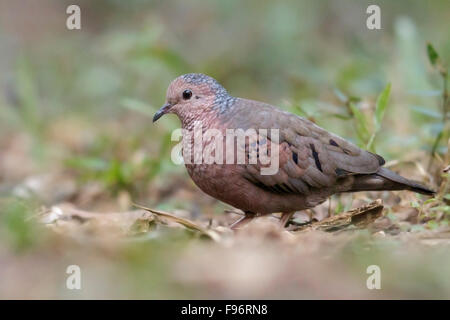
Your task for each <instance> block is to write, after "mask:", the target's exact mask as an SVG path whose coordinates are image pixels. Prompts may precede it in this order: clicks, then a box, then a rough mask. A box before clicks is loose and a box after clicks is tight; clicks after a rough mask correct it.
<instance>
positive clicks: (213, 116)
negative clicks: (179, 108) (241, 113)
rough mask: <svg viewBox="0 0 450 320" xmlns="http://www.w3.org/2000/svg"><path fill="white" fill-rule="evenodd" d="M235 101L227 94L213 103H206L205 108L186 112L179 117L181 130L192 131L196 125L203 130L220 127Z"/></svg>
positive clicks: (217, 97) (218, 97)
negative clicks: (199, 125)
mask: <svg viewBox="0 0 450 320" xmlns="http://www.w3.org/2000/svg"><path fill="white" fill-rule="evenodd" d="M236 99H237V98H235V97H232V96H230V95H228V94H227V95H226V96H216V98H215V100H214V101H210V102H209V103H207V105H208V106H207V107H204V108H198V109H195V110H192V109H191V110H189V111H187V112H186V113H185V114H183V115H182V116H181V117H180V118H181V123H182V127H183V129H188V130H192V129H193V128H194V126H195V124H198V123H201V126H202V127H203V128H204V129H209V128H218V127H221V126H222V125H221V124H222V123H223V122H224V121H223V120H224V119H228V114H230V113H232V111H233V109H234V104H235V102H236Z"/></svg>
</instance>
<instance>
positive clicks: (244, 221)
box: [230, 211, 256, 230]
mask: <svg viewBox="0 0 450 320" xmlns="http://www.w3.org/2000/svg"><path fill="white" fill-rule="evenodd" d="M254 217H256V214H254V213H253V212H248V211H246V212H245V215H244V216H243V217H242V218H239V219H238V220H236V221H235V222H233V223H232V224H231V225H230V228H231V229H232V230H237V229H241V228H242V227H243V226H245V225H246V224H247V223H249V222H250V221H252V220H253V218H254Z"/></svg>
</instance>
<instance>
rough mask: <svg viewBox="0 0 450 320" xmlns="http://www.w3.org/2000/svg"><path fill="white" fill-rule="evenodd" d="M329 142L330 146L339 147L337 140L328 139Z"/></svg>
mask: <svg viewBox="0 0 450 320" xmlns="http://www.w3.org/2000/svg"><path fill="white" fill-rule="evenodd" d="M330 144H331V145H332V146H335V147H339V145H338V144H337V142H336V141H334V140H333V139H330Z"/></svg>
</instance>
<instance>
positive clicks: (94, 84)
mask: <svg viewBox="0 0 450 320" xmlns="http://www.w3.org/2000/svg"><path fill="white" fill-rule="evenodd" d="M70 4H78V5H79V6H80V8H81V26H82V28H81V30H68V29H67V28H66V19H67V17H68V15H67V14H66V8H67V6H68V5H70ZM370 4H378V5H379V6H380V8H381V25H382V29H381V30H368V29H367V27H366V19H367V17H368V14H366V8H367V6H368V5H370ZM449 30H450V1H448V0H435V1H419V0H415V1H410V0H404V1H353V0H339V1H331V0H330V1H298V0H297V1H276V2H275V1H256V0H253V1H237V0H231V1H200V0H188V1H186V0H183V1H181V0H178V1H143V0H129V1H119V0H108V1H107V0H102V1H75V2H74V1H56V0H54V1H51V0H40V1H32V0H26V1H6V0H0V74H1V77H0V220H1V222H0V230H1V231H0V235H1V237H2V239H5V242H4V244H1V245H0V259H2V258H1V257H3V259H2V260H3V261H6V262H5V263H6V264H3V266H0V276H3V277H6V276H7V275H11V277H10V279H12V280H10V281H9V282H10V283H9V285H6V284H5V283H6V282H3V283H2V284H0V297H21V296H24V297H28V298H33V297H44V298H47V297H71V298H73V297H75V298H77V297H94V298H101V297H127V296H129V295H130V294H131V293H130V292H133V294H131V296H132V297H150V298H154V297H190V295H191V294H193V292H197V291H196V290H199V292H201V293H198V294H197V295H196V296H197V297H204V296H205V294H206V295H207V294H208V293H209V291H208V290H203V289H202V288H203V287H201V288H200V289H198V288H197V289H192V288H190V287H189V286H190V285H192V284H191V283H189V285H188V286H187V287H188V288H186V286H183V285H180V284H179V283H178V282H177V281H172V280H173V279H172V277H173V276H172V275H167V274H166V273H167V268H168V267H167V266H168V265H172V262H173V261H172V260H171V259H172V258H173V257H172V255H176V254H178V252H184V250H185V247H184V246H186V245H188V244H187V243H189V241H187V240H188V239H190V238H191V235H189V234H188V235H186V234H184V233H180V234H179V233H175V234H172V233H170V232H169V233H168V234H164V235H163V236H162V238H161V239H160V240H158V241H157V242H156V243H154V242H150V243H147V242H145V243H144V244H139V245H137V246H131V248H130V247H126V250H125V249H124V250H123V251H121V250H122V249H119V252H115V253H114V254H113V255H116V256H114V258H112V257H111V256H109V254H111V253H110V252H109V251H108V250H112V249H104V248H102V249H101V252H102V254H104V255H105V256H102V255H100V256H101V258H98V257H96V258H92V257H93V256H95V255H97V254H98V253H95V252H96V251H95V250H94V249H92V248H90V249H89V252H88V253H85V254H84V255H83V254H81V253H80V251H82V249H83V247H82V246H81V248H80V247H78V246H77V245H74V244H72V243H70V244H68V246H69V248H70V250H74V252H76V253H73V256H76V257H78V259H81V260H83V259H84V260H83V261H88V262H86V264H89V263H91V264H92V265H93V266H95V267H93V268H94V269H95V268H99V270H100V269H101V267H100V266H101V265H102V264H103V263H107V262H108V263H110V262H111V261H113V260H114V259H117V261H118V262H117V265H115V264H113V266H117V269H114V267H112V266H108V268H107V269H108V270H107V271H108V272H107V273H105V272H100V271H99V272H98V274H100V275H101V276H100V278H97V280H96V281H100V282H101V283H103V284H105V283H109V282H108V281H107V280H104V281H103V282H102V279H103V278H105V279H109V278H108V277H112V278H114V277H116V274H119V273H120V274H121V275H120V277H119V276H117V277H119V278H120V279H121V280H120V281H122V282H121V285H122V288H124V289H123V290H122V291H121V293H118V292H115V293H114V294H111V291H110V288H109V287H108V286H106V285H105V286H103V287H101V288H102V289H98V292H97V291H96V290H97V289H93V288H91V291H87V293H86V291H85V294H84V295H80V296H72V295H71V294H68V293H64V292H65V291H64V290H63V289H61V288H60V287H58V284H56V283H58V282H57V280H55V279H53V278H51V277H50V278H51V279H50V280H48V281H49V283H51V285H48V286H45V285H44V284H41V285H37V284H36V283H35V282H33V281H34V280H29V282H30V281H31V283H33V284H34V285H35V286H37V288H39V289H36V291H29V290H27V289H26V288H28V284H27V283H26V281H24V282H23V283H22V284H20V285H18V284H17V281H18V282H20V281H21V280H19V278H20V276H19V273H18V272H19V271H16V272H17V273H15V272H13V271H11V270H12V269H15V270H16V269H17V270H22V271H24V270H27V265H29V264H34V263H36V265H37V266H38V269H39V267H40V268H41V269H42V270H41V272H44V273H45V274H47V273H48V270H53V271H54V272H57V271H55V270H57V269H58V268H59V266H60V264H61V265H64V264H65V262H66V260H71V258H73V256H72V255H71V254H67V253H61V251H64V249H62V248H61V246H62V247H64V244H65V241H66V240H61V239H59V238H57V240H54V239H53V238H52V237H53V236H49V237H50V239H53V240H49V239H48V238H47V235H45V236H42V234H46V232H47V231H43V230H41V229H40V227H38V226H36V225H34V224H32V225H30V224H29V223H28V222H24V221H27V218H28V217H29V216H30V215H33V214H35V213H36V212H37V211H38V210H39V208H41V207H42V206H44V207H46V208H48V207H51V206H53V205H55V204H58V203H61V202H69V203H71V204H73V205H75V206H76V207H78V208H82V209H84V210H93V211H100V212H118V211H124V210H130V209H131V208H132V202H137V203H142V204H146V205H148V206H151V207H155V208H159V209H164V210H167V211H173V210H180V212H181V213H184V214H187V215H188V216H189V217H191V218H194V219H195V218H198V219H200V220H201V219H206V218H211V217H214V218H216V217H220V216H221V215H222V212H223V210H224V209H226V208H228V207H227V206H225V205H223V204H221V203H219V202H217V201H215V200H213V199H211V198H209V197H207V196H205V195H203V194H202V193H201V192H200V191H199V190H198V189H196V188H195V186H194V185H193V183H192V182H191V181H190V180H189V178H188V175H187V173H186V172H185V169H184V167H182V166H176V165H174V164H173V163H172V162H171V161H170V152H171V147H172V146H173V145H175V144H176V143H175V142H171V141H170V135H171V132H172V130H173V129H175V128H177V127H178V126H179V122H178V120H177V119H176V118H175V117H174V116H168V117H165V118H164V119H163V120H162V121H159V122H158V123H157V124H156V125H154V124H152V121H151V117H152V115H153V113H154V112H155V111H156V110H157V109H158V108H159V107H160V105H162V104H163V103H164V100H165V91H166V89H167V86H168V85H169V83H170V81H172V80H173V79H174V78H175V77H177V76H179V75H181V74H184V73H190V72H201V73H205V74H208V75H210V76H212V77H214V78H216V79H217V80H218V81H219V82H220V83H222V84H223V85H224V87H225V88H227V89H228V91H229V92H230V93H231V94H232V95H234V96H238V97H245V98H250V99H255V100H260V101H265V102H268V103H271V104H273V105H277V106H279V107H280V108H283V109H285V110H289V111H291V112H293V113H296V114H299V115H302V116H305V117H307V118H309V119H311V120H313V121H315V122H316V123H317V124H319V125H320V126H323V127H325V128H327V129H328V130H330V131H333V132H335V133H337V134H339V135H341V136H343V137H345V138H347V139H350V140H352V141H354V142H355V143H358V144H360V145H361V146H366V145H367V141H366V140H367V139H366V138H367V137H364V136H361V134H360V133H361V131H360V129H361V128H360V126H361V125H363V126H364V127H365V130H367V131H368V132H370V133H372V132H373V131H374V130H375V129H374V126H375V125H374V124H373V122H372V120H370V119H372V115H373V113H374V108H375V105H376V100H377V97H378V96H379V95H380V93H381V92H382V91H383V89H384V88H385V87H386V86H387V85H388V83H390V84H391V92H390V97H389V102H388V105H387V108H386V114H385V116H384V119H383V123H382V126H381V129H380V130H379V132H378V133H377V135H376V137H375V142H374V146H373V148H374V150H376V152H377V153H380V154H382V155H383V156H384V157H385V159H386V160H388V161H390V162H391V164H393V165H395V164H396V163H397V164H399V163H400V164H401V165H399V167H398V169H399V170H400V171H401V170H404V171H403V172H404V173H405V172H406V174H407V175H408V176H409V177H411V178H415V179H417V180H422V181H424V182H426V183H428V184H430V185H432V186H434V187H435V188H438V187H439V186H440V183H441V181H442V177H441V176H440V172H441V170H442V168H443V167H444V166H445V164H446V163H445V161H446V157H447V160H448V156H447V155H446V154H447V143H446V142H447V141H446V140H445V137H447V138H448V132H446V131H445V129H444V125H445V123H444V121H443V115H442V92H443V81H442V76H441V75H440V74H439V70H437V67H436V66H435V67H433V66H432V64H431V63H430V61H429V58H428V57H427V43H432V44H433V46H434V48H435V49H436V51H437V52H438V53H439V56H440V59H441V62H449V61H450V32H449ZM349 101H351V102H354V104H355V106H356V108H357V110H359V111H360V112H361V114H362V115H363V116H364V117H365V119H366V120H364V123H361V122H360V120H358V119H357V117H356V116H355V114H354V113H353V114H352V112H351V109H350V108H349ZM366 122H367V123H366ZM358 126H359V129H358ZM439 133H443V136H444V138H443V139H441V140H440V142H439V143H438V144H437V145H436V147H435V151H436V154H437V157H436V159H434V160H433V161H432V162H431V160H430V159H431V152H432V149H433V146H434V144H435V141H436V137H437V135H438V134H439ZM368 198H373V197H371V195H368ZM402 199H403V198H402ZM446 199H447V200H448V197H447V198H446ZM423 200H424V199H423V198H418V199H413V198H411V197H409V198H406V200H404V201H406V202H407V203H408V204H409V203H414V204H415V206H416V207H417V206H421V205H422V204H423ZM396 201H397V202H400V200H399V199H397V198H396V199H394V200H392V203H396ZM344 205H348V206H351V203H345V204H344ZM344 205H341V202H340V200H339V206H344ZM445 206H447V207H445ZM440 207H442V208H443V209H442V208H441V209H439V210H441V211H442V212H444V214H445V215H448V212H449V208H448V205H446V204H445V203H444V204H441V205H440ZM342 210H343V208H340V209H336V212H338V211H342ZM389 210H390V209H389ZM391 211H392V210H391ZM393 214H395V210H394V212H393ZM205 217H206V218H205ZM441 218H442V217H441ZM440 220H442V219H440ZM444 221H445V219H444ZM441 222H442V221H438V222H436V224H435V226H436V227H438V226H440V225H441ZM445 225H448V222H446V223H445ZM36 228H37V229H36ZM366 236H367V235H365V236H363V240H362V241H363V243H365V242H364V241H370V240H367V238H365V237H366ZM358 239H359V238H358ZM48 241H50V243H51V244H49V242H48ZM358 241H360V240H358ZM60 242H62V243H63V244H62V245H58V243H60ZM358 243H359V242H356V244H351V245H349V246H350V249H348V248H347V249H348V251H346V250H347V249H345V250H344V251H343V256H340V258H339V259H341V258H342V257H343V258H342V259H343V261H345V263H350V264H352V265H353V262H352V261H354V259H355V256H353V255H354V254H355V255H356V256H359V255H358V250H353V249H354V247H353V246H356V245H357V244H358ZM200 245H201V246H203V244H200ZM73 246H74V247H75V248H74V247H73ZM55 247H56V248H55ZM30 248H31V249H30ZM201 248H202V249H199V250H200V251H201V250H203V251H202V254H203V255H208V250H207V249H205V248H203V247H201ZM389 248H390V247H387V249H386V247H385V246H383V245H380V248H378V249H379V250H381V251H383V250H384V251H387V252H390V249H389ZM17 250H18V251H17ZM21 250H25V253H20V252H22V251H21ZM28 250H31V251H28ZM68 250H69V249H68ZM221 250H222V249H221ZM414 250H415V249H413V251H414ZM440 250H444V251H445V254H448V249H440ZM91 251H93V252H91ZM105 251H107V253H105ZM269 251H270V250H269ZM274 251H276V250H274ZM384 251H383V252H384ZM394 251H395V250H394ZM18 252H19V253H18ZM355 252H356V253H355ZM377 252H378V251H377ZM175 253H176V254H175ZM233 254H234V253H233ZM272 254H274V253H272ZM440 254H441V253H436V256H432V257H431V258H430V261H434V260H433V259H437V258H436V257H438V256H439V255H440ZM349 255H350V256H351V257H350V258H349ZM430 255H432V253H430ZM86 256H87V257H90V258H89V259H87V258H86ZM363 256H364V254H363ZM155 257H158V258H155ZM370 257H371V256H370V255H369V256H368V257H367V259H369V260H370ZM446 257H449V256H448V255H447V256H446ZM47 258H48V261H54V262H53V263H51V265H48V263H49V262H48V261H47V262H45V261H42V260H47ZM391 258H392V257H390V256H389V257H388V258H386V259H391ZM86 259H87V260H86ZM92 259H93V260H94V262H92V261H91V260H92ZM155 259H156V260H158V262H155ZM97 260H100V261H97ZM411 260H412V261H413V262H414V261H415V262H417V260H419V258H417V256H414V255H412V258H411ZM36 261H37V262H36ZM361 261H362V262H361V265H365V263H366V260H364V259H362V260H361ZM386 261H387V260H386ZM444 261H447V262H448V261H450V260H448V259H447V260H445V259H444ZM196 263H200V262H198V261H197V262H196ZM205 263H206V262H205ZM358 263H359V262H356V264H357V265H358V266H359V264H358ZM124 265H125V266H124ZM447 266H448V264H447ZM191 267H192V266H191ZM408 267H409V265H408V266H407V267H405V268H408ZM435 267H436V268H438V269H437V270H435V269H433V268H435ZM441 267H443V266H441ZM192 268H194V269H195V270H202V269H201V267H192ZM352 268H353V267H352ZM355 268H357V267H355ZM392 268H393V269H394V271H393V272H394V273H393V274H394V275H395V274H397V273H395V272H400V270H396V269H395V267H392ZM423 268H425V269H426V270H425V271H426V272H428V273H426V272H425V271H424V272H425V274H427V276H424V278H425V280H424V281H425V282H426V281H428V279H432V280H430V281H431V282H430V283H431V284H430V285H429V286H426V288H427V290H424V289H422V288H412V289H411V290H412V292H413V293H412V294H411V295H408V293H407V292H408V290H407V289H405V288H407V287H408V285H405V284H404V283H403V282H402V283H403V284H401V285H400V286H399V287H398V286H397V287H396V286H395V285H393V289H392V290H391V291H390V293H389V294H390V296H394V297H396V296H397V295H396V294H399V296H402V297H411V296H412V297H429V296H433V295H434V294H438V295H440V296H441V297H442V296H444V297H445V296H446V297H447V298H448V297H449V296H450V295H448V294H449V290H450V289H449V288H450V284H449V283H444V284H441V283H440V282H439V284H436V283H435V282H436V281H438V280H436V279H439V275H440V272H441V270H442V269H440V268H439V267H438V266H434V265H433V266H432V267H430V268H431V269H430V270H428V269H427V268H428V267H423ZM311 269H314V268H313V267H311ZM58 270H59V269H58ZM123 270H125V271H123ZM308 270H309V269H308ZM361 270H362V269H361ZM395 270H396V271H395ZM286 272H287V271H286ZM415 272H419V273H420V271H417V270H416V271H415ZM447 272H448V269H447ZM98 274H97V275H98ZM126 275H133V276H131V278H132V279H131V280H130V279H128V278H127V276H126ZM61 277H64V274H62V275H61ZM93 277H94V276H93ZM102 277H103V278H102ZM122 277H123V279H122ZM133 277H135V278H133ZM336 277H337V276H336ZM393 277H394V278H395V276H393ZM428 277H429V278H428ZM434 277H437V278H434ZM94 278H95V277H94ZM99 279H100V280H99ZM167 279H170V281H169V280H167ZM52 281H53V282H52ZM58 281H59V280H58ZM118 281H119V280H118ZM146 281H148V282H151V283H156V284H157V288H158V290H160V291H158V293H156V292H155V291H152V293H151V294H150V293H149V292H148V291H147V290H146V288H147V287H146V284H147V282H146ZM192 281H194V283H195V277H194V280H192ZM318 281H319V282H320V281H325V280H318ZM402 281H404V282H405V283H407V282H408V281H407V279H403V280H402ZM300 282H301V281H300ZM447 282H448V281H447ZM94 283H95V281H94ZM168 283H170V285H168ZM320 283H321V282H320ZM427 283H428V282H427ZM428 284H429V283H428ZM2 285H3V288H2V287H1V286H2ZM403 285H405V286H403ZM14 286H16V287H17V288H18V289H16V291H14V290H13V289H11V288H12V287H14ZM193 286H194V287H195V285H193ZM340 286H342V284H341V283H338V284H337V285H336V288H339V287H340ZM436 286H437V287H439V289H436ZM93 287H94V286H93ZM55 288H56V289H55ZM136 288H138V289H136ZM311 288H313V289H311ZM430 288H435V289H436V290H435V291H434V292H432V290H431V289H430ZM2 289H3V290H2ZM221 289H223V288H221ZM241 289H242V288H241ZM297 289H298V287H294V288H290V289H289V290H288V291H287V293H286V292H285V293H277V294H276V295H275V296H276V297H309V296H311V297H313V296H316V297H334V294H333V293H330V294H329V295H327V294H325V293H324V295H323V296H321V295H320V294H317V293H316V294H311V295H309V293H311V292H314V285H311V287H309V289H310V290H311V291H308V290H309V289H307V290H306V291H304V292H302V294H298V291H297ZM428 289H429V290H428ZM202 290H203V291H202ZM211 290H212V291H211V292H212V294H213V295H212V296H213V297H238V296H239V295H238V294H237V293H236V292H233V291H232V290H231V289H229V288H226V290H231V291H226V290H225V289H223V290H222V291H220V290H219V291H214V290H213V289H211ZM242 290H243V289H242ZM238 292H240V291H239V290H238ZM243 292H245V290H244V291H243ZM255 292H259V291H258V290H256V289H255V291H249V293H248V295H250V297H256V296H257V294H255ZM389 294H388V295H387V297H389ZM261 296H262V297H271V295H270V294H266V295H264V294H261Z"/></svg>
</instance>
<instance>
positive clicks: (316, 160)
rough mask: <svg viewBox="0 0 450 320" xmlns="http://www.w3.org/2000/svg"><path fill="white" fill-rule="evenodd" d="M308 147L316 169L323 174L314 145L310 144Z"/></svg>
mask: <svg viewBox="0 0 450 320" xmlns="http://www.w3.org/2000/svg"><path fill="white" fill-rule="evenodd" d="M309 146H310V147H311V150H312V155H313V157H314V161H315V163H316V167H317V169H319V170H320V172H323V171H322V164H321V163H320V160H319V154H318V153H317V151H316V147H314V144H312V143H311V144H310V145H309Z"/></svg>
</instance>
